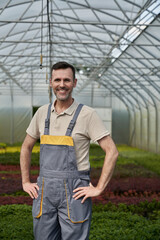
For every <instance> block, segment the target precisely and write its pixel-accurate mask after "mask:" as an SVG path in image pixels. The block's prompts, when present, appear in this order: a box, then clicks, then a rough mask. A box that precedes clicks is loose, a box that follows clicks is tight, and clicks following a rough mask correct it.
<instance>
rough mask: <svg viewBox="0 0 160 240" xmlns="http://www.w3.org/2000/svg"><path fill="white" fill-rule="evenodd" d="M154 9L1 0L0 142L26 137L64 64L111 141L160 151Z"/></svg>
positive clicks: (159, 49) (88, 0)
mask: <svg viewBox="0 0 160 240" xmlns="http://www.w3.org/2000/svg"><path fill="white" fill-rule="evenodd" d="M159 12H160V1H159V0H151V1H148V0H146V1H145V0H134V1H128V0H126V1H123V0H114V1H96V0H79V1H75V0H72V1H69V0H65V1H63V0H62V1H60V0H54V1H50V0H42V1H38V0H35V1H34V0H32V1H31V0H30V1H29V0H27V1H22V0H7V1H6V0H2V1H0V28H1V35H0V56H1V59H0V141H1V142H7V143H15V142H20V141H22V140H23V139H24V136H25V129H26V128H27V126H28V124H29V122H30V119H31V117H32V115H33V111H34V108H35V107H38V106H41V105H43V104H46V103H48V102H51V101H53V100H54V96H52V91H51V89H50V87H49V78H50V69H51V66H52V64H53V63H55V62H58V61H62V60H63V61H68V62H70V63H71V64H73V65H74V66H75V68H76V70H77V75H76V76H77V79H78V86H77V87H76V89H75V91H74V96H76V100H77V101H79V102H82V103H84V104H86V105H89V106H92V107H94V108H96V110H97V111H98V113H99V114H100V115H101V117H102V119H103V120H104V121H105V124H106V126H107V127H108V129H109V130H110V132H111V133H112V137H113V139H114V140H115V142H116V143H125V144H128V145H132V146H136V147H139V148H142V149H146V150H150V151H153V152H156V153H159V152H160V97H159V96H160V94H159V93H160V81H159V66H160V65H159V58H160V57H159V56H160V43H159V40H160V20H159Z"/></svg>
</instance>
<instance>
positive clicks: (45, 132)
mask: <svg viewBox="0 0 160 240" xmlns="http://www.w3.org/2000/svg"><path fill="white" fill-rule="evenodd" d="M51 106H52V103H50V104H49V106H48V112H47V118H46V119H45V126H44V135H49V125H50V115H51Z"/></svg>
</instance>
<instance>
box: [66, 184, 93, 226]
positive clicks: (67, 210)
mask: <svg viewBox="0 0 160 240" xmlns="http://www.w3.org/2000/svg"><path fill="white" fill-rule="evenodd" d="M64 186H65V192H66V200H67V211H68V218H69V220H70V221H71V223H84V222H85V221H87V220H88V219H85V220H83V221H78V222H74V221H72V219H71V217H70V212H69V204H68V196H67V187H66V181H65V180H64Z"/></svg>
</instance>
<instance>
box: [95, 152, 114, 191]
mask: <svg viewBox="0 0 160 240" xmlns="http://www.w3.org/2000/svg"><path fill="white" fill-rule="evenodd" d="M117 157H118V151H117V150H116V149H115V150H114V151H112V152H110V153H108V154H106V156H105V160H104V164H103V168H102V172H101V176H100V178H99V181H98V184H97V188H98V189H99V191H100V192H103V191H104V189H105V188H106V186H107V184H108V183H109V181H110V179H111V177H112V175H113V171H114V168H115V164H116V160H117Z"/></svg>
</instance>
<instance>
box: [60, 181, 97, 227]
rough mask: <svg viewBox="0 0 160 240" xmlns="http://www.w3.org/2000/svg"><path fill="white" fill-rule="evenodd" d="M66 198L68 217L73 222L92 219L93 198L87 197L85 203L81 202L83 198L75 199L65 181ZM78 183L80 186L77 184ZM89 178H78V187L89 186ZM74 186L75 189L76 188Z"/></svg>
mask: <svg viewBox="0 0 160 240" xmlns="http://www.w3.org/2000/svg"><path fill="white" fill-rule="evenodd" d="M64 185H65V192H66V200H67V212H68V218H69V220H70V221H71V222H72V223H83V222H85V221H87V220H88V219H90V217H91V211H92V201H91V198H87V199H86V200H85V202H84V203H81V201H82V198H80V199H77V200H75V199H74V198H73V193H70V191H69V189H68V187H67V184H66V182H65V181H64ZM77 185H78V186H77ZM88 185H89V183H88V180H87V181H86V180H81V179H77V180H76V187H75V188H77V187H82V186H88ZM75 188H74V189H75Z"/></svg>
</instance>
